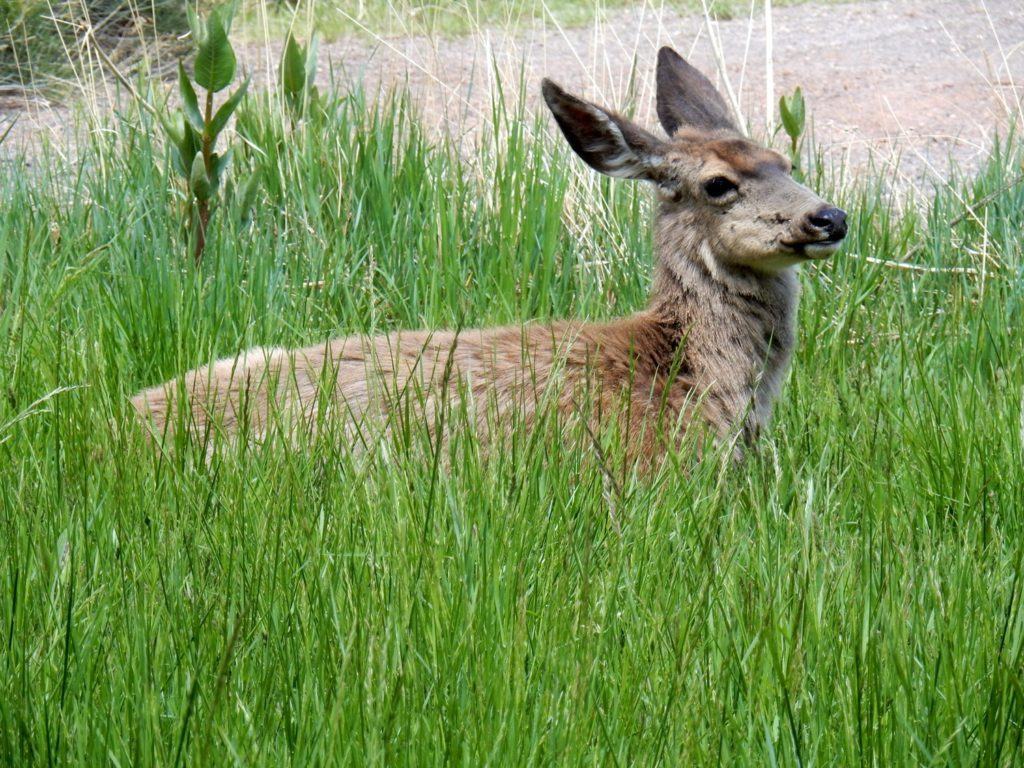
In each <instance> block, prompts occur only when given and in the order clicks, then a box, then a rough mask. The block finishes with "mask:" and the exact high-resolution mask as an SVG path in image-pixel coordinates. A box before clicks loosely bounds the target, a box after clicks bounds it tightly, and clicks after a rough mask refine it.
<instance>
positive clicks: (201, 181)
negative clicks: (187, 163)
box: [189, 152, 213, 200]
mask: <svg viewBox="0 0 1024 768" xmlns="http://www.w3.org/2000/svg"><path fill="white" fill-rule="evenodd" d="M189 186H190V187H191V188H192V194H193V195H195V197H196V200H209V199H210V194H211V193H212V192H213V187H212V185H211V184H210V177H209V176H207V175H206V165H205V164H204V163H203V153H202V152H196V156H195V158H194V159H193V160H192V172H191V174H189Z"/></svg>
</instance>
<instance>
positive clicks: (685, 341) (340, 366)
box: [132, 52, 845, 462]
mask: <svg viewBox="0 0 1024 768" xmlns="http://www.w3.org/2000/svg"><path fill="white" fill-rule="evenodd" d="M672 56H674V54H672V55H671V56H670V55H666V54H665V53H664V52H663V54H662V57H661V58H659V94H658V97H659V115H660V116H662V122H663V123H664V124H665V126H666V128H669V127H675V128H677V130H676V131H675V134H674V136H673V137H672V138H671V139H670V140H668V141H664V140H661V139H657V138H656V137H654V136H653V135H652V134H650V133H648V132H647V131H645V130H644V129H642V128H640V127H638V126H635V125H633V124H632V123H630V122H629V121H627V120H626V119H625V118H623V117H621V116H619V115H616V114H614V113H612V112H608V111H606V110H602V109H601V108H599V107H596V106H594V105H592V104H590V103H588V102H584V101H581V100H579V99H575V98H574V97H572V96H569V95H568V94H566V93H565V92H564V91H561V89H559V88H558V87H557V86H555V85H554V84H552V83H549V82H546V83H545V98H546V99H547V101H548V104H549V106H550V107H551V109H552V111H553V113H554V115H555V117H556V119H557V120H558V122H559V125H560V126H561V127H562V130H563V132H564V133H565V134H566V138H567V139H568V140H569V143H570V144H571V145H572V146H573V148H574V149H575V150H576V151H577V153H578V154H580V156H581V157H583V159H584V160H586V161H587V162H588V163H589V164H590V165H592V166H593V167H595V168H597V169H598V170H600V171H602V172H605V173H609V174H611V175H616V176H625V177H629V178H642V179H647V180H649V181H653V182H654V183H655V185H656V188H657V190H658V195H659V209H658V213H657V220H656V233H655V245H656V251H657V253H656V268H655V270H656V271H655V276H654V286H653V290H652V294H651V300H650V303H649V305H648V307H647V309H645V310H644V311H641V312H639V313H637V314H635V315H632V316H630V317H625V318H621V319H619V320H614V321H612V322H608V323H584V322H579V321H562V322H556V323H552V324H548V325H540V324H532V325H526V326H523V327H520V326H513V327H505V328H493V329H487V330H468V331H462V332H461V333H458V334H455V333H452V332H447V331H443V332H433V333H431V332H423V331H415V332H411V331H401V332H395V333H392V334H389V335H386V336H378V337H373V338H366V337H356V336H352V337H347V338H341V339H336V340H334V341H330V342H327V343H325V344H319V345H315V346H311V347H307V348H305V349H299V350H283V349H256V350H250V351H249V352H246V353H243V354H242V355H241V356H239V357H238V358H233V359H227V360H221V361H219V362H216V363H214V364H213V365H212V366H208V367H204V368H200V369H197V370H194V371H191V372H189V373H187V374H186V375H185V376H184V379H183V381H181V382H180V383H179V382H175V381H171V382H167V383H166V384H162V385H159V386H157V387H153V388H151V389H147V390H145V391H143V392H140V393H139V394H138V395H136V396H135V397H134V398H133V400H132V402H133V405H134V406H135V408H136V409H137V410H138V412H139V413H140V414H141V415H143V416H144V417H145V418H146V419H148V420H150V421H151V422H152V424H153V426H154V428H155V430H156V431H157V433H160V434H166V433H168V432H172V431H174V430H175V429H176V428H177V427H179V426H184V428H185V429H187V430H188V431H190V432H193V433H199V434H202V433H204V432H206V431H207V430H211V429H212V430H217V431H222V432H224V433H225V434H227V435H238V434H240V433H244V434H250V435H252V436H259V435H262V434H263V433H264V432H266V430H267V429H268V428H269V426H270V423H271V422H272V421H274V420H275V419H282V420H283V422H284V423H286V424H298V423H301V424H302V425H305V426H307V427H311V428H312V427H315V425H316V423H317V421H318V419H320V418H322V417H323V415H324V410H325V409H326V410H328V411H330V410H333V411H339V412H341V414H340V415H341V418H343V419H344V420H345V423H346V424H348V425H351V427H352V430H353V432H354V431H355V430H357V429H359V430H361V429H362V428H363V427H364V426H366V425H370V426H372V425H378V426H380V425H386V424H387V423H388V416H389V413H390V412H392V411H394V410H395V409H399V408H401V409H408V408H410V407H411V408H412V409H413V411H414V413H415V414H416V416H417V417H418V418H420V419H422V420H425V421H426V422H427V423H428V424H430V423H433V419H434V416H435V415H436V413H437V410H438V407H439V405H440V404H441V403H442V402H444V401H446V400H448V399H451V398H462V399H463V400H464V401H467V402H468V403H469V405H471V406H472V408H471V413H473V414H474V416H473V418H474V419H475V420H476V427H477V430H478V432H479V434H480V435H481V438H482V439H485V440H486V438H487V432H488V430H489V429H490V428H492V427H493V425H494V419H493V416H494V415H495V412H496V413H497V415H498V416H499V417H501V416H502V415H504V414H508V413H511V412H512V411H515V412H516V413H517V414H519V416H520V418H521V419H522V420H523V422H524V423H525V424H526V426H527V427H529V426H530V425H532V424H533V421H534V418H535V416H536V413H537V408H538V407H539V404H540V403H541V402H542V401H543V400H544V399H545V398H550V399H551V400H552V401H553V404H554V406H555V407H556V408H557V409H558V410H559V411H560V412H561V413H563V414H565V415H567V416H570V417H573V418H582V419H583V420H584V423H585V424H587V426H588V427H589V428H591V430H594V429H599V428H603V427H604V426H605V425H606V424H607V423H608V422H610V421H614V422H615V423H616V424H617V425H618V426H619V428H620V429H621V430H622V432H623V436H624V442H625V444H626V446H627V449H628V453H629V454H630V456H631V458H633V459H640V460H644V461H645V462H649V461H654V460H656V458H657V457H658V456H660V455H661V454H662V453H663V452H664V450H665V448H666V444H665V441H666V439H677V438H678V436H679V435H680V434H685V433H686V432H687V431H689V430H690V429H692V428H693V427H694V426H695V425H697V424H702V425H705V426H706V427H708V428H709V429H710V431H711V433H712V434H713V435H714V436H716V437H717V438H719V439H722V440H730V439H732V438H733V437H734V436H740V437H743V438H745V439H747V440H749V439H752V438H753V437H754V436H756V435H757V433H758V432H759V431H760V430H761V429H762V428H763V427H764V425H765V424H766V423H767V421H768V418H769V416H770V413H771V407H772V402H773V401H774V399H775V398H776V396H777V394H778V391H779V388H780V386H781V384H782V380H783V378H784V376H785V373H786V370H787V367H788V364H789V360H790V357H791V354H792V349H793V343H794V335H795V328H794V316H795V311H796V305H797V298H798V283H797V280H796V277H795V274H794V273H793V270H791V269H789V267H791V266H793V265H794V264H797V263H799V262H801V261H803V260H804V259H805V258H807V257H808V256H807V254H806V253H805V250H804V248H805V246H808V247H812V246H815V245H818V244H821V243H824V242H825V241H824V240H823V239H822V238H821V233H820V232H818V233H817V234H815V233H814V231H813V230H814V227H813V226H811V225H809V224H808V223H807V221H808V217H810V216H812V215H813V214H814V212H815V211H819V210H820V209H821V208H822V206H823V205H824V203H822V201H821V200H820V199H818V198H817V197H816V196H815V195H813V193H811V192H810V191H809V190H807V189H806V188H804V187H802V186H800V185H799V184H797V183H796V182H794V181H793V180H792V179H790V178H789V176H788V169H789V165H788V162H787V161H786V160H785V159H784V158H782V157H781V156H779V155H778V154H776V153H774V152H772V151H770V150H766V149H764V148H761V147H758V146H756V145H755V144H753V143H751V142H749V141H748V140H746V139H744V138H742V137H741V136H740V135H739V133H738V132H737V131H736V130H735V129H734V128H730V127H723V125H724V123H723V120H724V117H723V115H724V112H723V111H722V110H723V109H724V104H722V103H704V104H702V105H700V104H698V105H697V106H698V107H700V108H695V107H694V104H695V101H696V100H699V99H704V100H708V99H711V100H712V101H713V96H711V95H709V94H714V89H713V87H711V86H710V83H707V82H706V81H704V82H698V81H696V80H695V79H694V78H695V77H702V76H700V75H699V73H697V75H694V74H693V73H692V72H690V71H688V70H683V69H681V70H680V71H681V72H682V75H680V76H678V77H676V76H670V75H672V68H673V67H680V66H681V65H679V63H678V62H680V61H681V59H678V57H676V58H675V59H673V58H672ZM677 59H678V61H677ZM685 66H687V67H688V65H685ZM666 72H667V73H668V75H666V76H665V77H663V75H664V74H665V73H666ZM693 72H695V70H694V71H693ZM677 74H678V73H677ZM663 81H664V83H666V84H667V85H664V86H663V85H662V84H663ZM680 83H683V85H680ZM687 83H688V84H689V85H686V84H687ZM680 87H683V88H685V87H688V88H689V89H690V90H689V91H688V92H684V93H678V92H675V91H672V92H670V93H663V92H662V91H663V89H664V88H680ZM709 89H710V90H709ZM714 95H715V96H717V94H714ZM719 100H720V97H719ZM702 115H710V117H706V120H707V122H706V124H704V125H701V124H699V122H698V123H696V124H695V122H694V121H699V120H700V119H704V118H701V116H702ZM715 177H727V178H728V179H731V180H734V181H736V183H737V184H738V190H737V191H736V193H735V195H733V194H732V193H730V195H729V196H726V199H725V200H720V199H717V198H716V199H712V198H709V194H708V193H706V192H705V191H704V190H705V186H702V185H706V183H707V180H708V179H709V178H715ZM840 213H841V212H840ZM844 231H845V229H844ZM840 238H841V236H840ZM832 242H833V241H829V244H828V245H827V246H825V245H821V246H820V247H821V248H823V249H824V251H828V250H829V248H831V243H832ZM182 395H184V398H185V400H187V402H188V408H185V409H182V408H180V406H181V397H182ZM698 414H699V420H698ZM499 423H500V418H499ZM384 428H386V426H385V427H384Z"/></svg>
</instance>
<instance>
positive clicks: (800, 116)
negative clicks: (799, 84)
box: [779, 88, 805, 141]
mask: <svg viewBox="0 0 1024 768" xmlns="http://www.w3.org/2000/svg"><path fill="white" fill-rule="evenodd" d="M779 116H780V117H781V118H782V127H783V128H784V129H785V131H786V133H787V134H788V135H789V137H790V138H791V139H793V140H794V141H795V140H796V139H798V138H800V136H801V135H802V134H803V132H804V118H805V112H804V96H803V93H802V92H801V91H800V89H799V88H797V89H796V91H794V93H793V95H792V96H790V97H788V98H787V97H786V96H783V97H782V98H780V99H779Z"/></svg>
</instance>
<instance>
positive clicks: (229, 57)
mask: <svg viewBox="0 0 1024 768" xmlns="http://www.w3.org/2000/svg"><path fill="white" fill-rule="evenodd" d="M194 69H195V74H196V82H197V83H198V84H199V85H201V86H203V88H205V89H206V90H208V91H213V92H214V93H216V92H217V91H221V90H224V89H225V88H227V87H228V85H230V84H231V80H232V79H233V78H234V76H235V52H234V50H233V49H232V47H231V43H230V41H228V35H227V32H225V31H224V25H223V24H222V23H221V18H220V14H219V13H218V12H217V11H214V12H213V13H211V14H210V18H209V19H208V20H207V22H206V39H205V40H203V42H202V44H201V45H200V46H199V50H198V51H196V61H195V67H194Z"/></svg>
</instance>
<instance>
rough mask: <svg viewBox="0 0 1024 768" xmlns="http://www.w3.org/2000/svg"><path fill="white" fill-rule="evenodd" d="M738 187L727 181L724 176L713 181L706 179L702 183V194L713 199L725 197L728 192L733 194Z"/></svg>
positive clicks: (729, 180)
mask: <svg viewBox="0 0 1024 768" xmlns="http://www.w3.org/2000/svg"><path fill="white" fill-rule="evenodd" d="M737 189H739V187H737V186H736V183H735V182H734V181H732V180H731V179H727V178H726V177H725V176H715V177H714V178H713V179H708V180H707V181H705V182H704V192H705V193H707V196H708V197H710V198H713V199H718V198H722V197H725V196H726V195H727V194H729V193H730V192H735V191H736V190H737Z"/></svg>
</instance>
